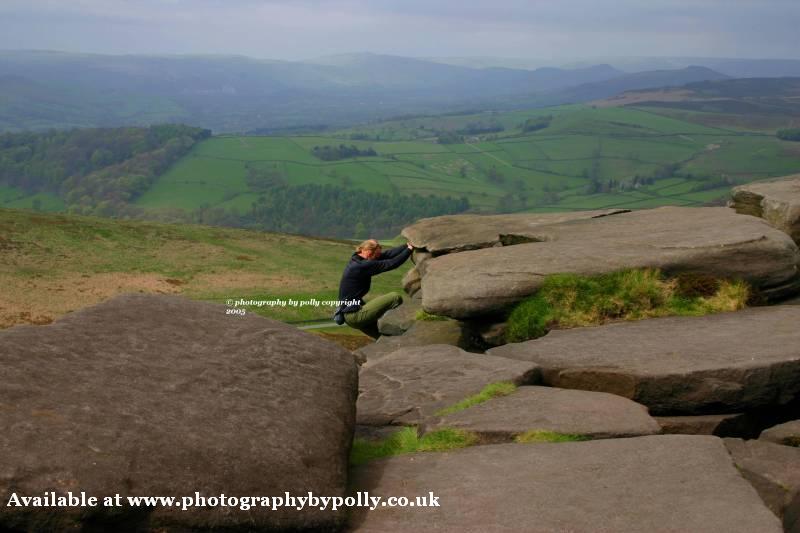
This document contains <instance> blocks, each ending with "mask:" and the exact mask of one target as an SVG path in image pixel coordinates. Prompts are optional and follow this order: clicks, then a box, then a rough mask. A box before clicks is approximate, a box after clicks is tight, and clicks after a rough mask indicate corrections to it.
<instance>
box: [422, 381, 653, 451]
mask: <svg viewBox="0 0 800 533" xmlns="http://www.w3.org/2000/svg"><path fill="white" fill-rule="evenodd" d="M440 428H456V429H463V430H467V431H471V432H473V433H477V434H478V435H479V436H481V437H482V440H483V441H486V442H502V441H507V440H511V439H512V438H513V437H516V436H517V435H521V434H523V433H525V432H527V431H533V430H537V431H552V432H554V433H561V434H568V435H579V436H581V437H589V438H593V439H608V438H616V437H636V436H642V435H655V434H657V433H660V431H661V427H660V426H659V425H658V423H657V422H656V421H655V420H654V419H653V418H652V417H651V416H650V415H649V414H647V408H646V407H644V406H642V405H639V404H638V403H635V402H632V401H631V400H628V399H626V398H622V397H620V396H616V395H614V394H607V393H604V392H587V391H578V390H568V389H557V388H553V387H536V386H528V387H519V388H518V389H517V390H516V391H514V392H513V393H511V394H509V395H507V396H501V397H498V398H494V399H491V400H489V401H487V402H484V403H482V404H478V405H474V406H472V407H470V408H468V409H464V410H463V411H458V412H456V413H452V414H449V415H445V416H443V417H441V418H440V419H439V420H438V421H436V422H435V423H432V424H430V425H426V429H440Z"/></svg>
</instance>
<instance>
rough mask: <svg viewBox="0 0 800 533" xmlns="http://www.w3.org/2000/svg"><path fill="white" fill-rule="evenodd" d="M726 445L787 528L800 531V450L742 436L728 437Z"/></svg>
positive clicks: (741, 468)
mask: <svg viewBox="0 0 800 533" xmlns="http://www.w3.org/2000/svg"><path fill="white" fill-rule="evenodd" d="M725 446H726V447H727V448H728V451H729V452H730V454H731V456H732V457H733V461H734V463H735V464H736V467H737V468H738V469H739V471H740V472H741V473H742V475H743V476H744V477H745V479H747V480H748V481H749V482H750V483H752V484H753V487H755V489H756V490H757V491H758V494H759V495H760V496H761V499H762V500H764V503H765V504H766V505H767V507H769V508H770V510H771V511H772V512H773V513H775V515H776V516H778V517H779V518H781V519H782V520H783V527H784V529H785V530H786V531H791V532H797V531H800V522H798V518H800V449H798V448H790V447H789V446H781V445H780V444H774V443H772V442H764V441H761V440H746V441H745V440H740V439H725Z"/></svg>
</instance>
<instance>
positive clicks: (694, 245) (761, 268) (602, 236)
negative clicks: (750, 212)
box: [421, 207, 800, 319]
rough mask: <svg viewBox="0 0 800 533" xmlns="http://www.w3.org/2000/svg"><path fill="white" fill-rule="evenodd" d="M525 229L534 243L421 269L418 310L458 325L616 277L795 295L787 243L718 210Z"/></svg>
mask: <svg viewBox="0 0 800 533" xmlns="http://www.w3.org/2000/svg"><path fill="white" fill-rule="evenodd" d="M534 229H535V233H536V235H535V236H534V235H533V233H534V231H533V230H532V232H531V234H530V237H531V238H534V237H535V239H534V240H537V241H541V242H531V243H527V244H519V245H515V246H502V247H499V248H489V249H482V250H473V251H466V252H461V253H451V254H447V255H442V256H439V257H434V258H433V259H430V260H428V261H426V263H425V266H426V268H425V272H424V273H422V282H421V287H422V289H421V290H422V306H423V308H424V309H425V310H426V311H428V312H431V313H434V314H439V315H447V316H451V317H454V318H458V319H465V318H469V317H475V316H482V315H489V314H497V313H503V312H507V310H508V309H509V308H510V307H511V306H513V305H514V304H515V303H517V302H519V301H520V300H522V299H524V298H525V297H527V296H530V295H531V294H533V293H535V292H536V291H537V290H538V288H539V287H540V286H541V284H542V282H543V281H544V279H545V276H547V275H548V274H554V273H560V272H572V273H576V274H581V275H599V274H603V273H608V272H611V271H615V270H620V269H624V268H660V269H662V270H663V271H664V272H665V273H666V274H677V273H693V274H701V275H709V276H714V277H719V278H731V279H743V280H745V281H747V282H748V283H750V284H751V285H752V286H753V287H755V288H756V289H758V290H759V291H760V292H761V293H762V294H763V296H764V297H765V298H766V299H769V300H774V299H779V298H782V297H787V296H789V295H791V294H794V293H796V292H798V291H800V277H799V276H798V263H800V252H798V249H797V246H796V245H795V243H794V242H793V241H792V240H791V238H789V237H788V236H787V235H786V234H785V233H783V232H781V231H779V230H776V229H775V228H772V227H771V226H770V225H769V224H767V223H766V222H765V221H763V220H761V219H758V218H755V217H748V216H743V215H737V214H736V213H735V212H734V211H733V210H731V209H728V208H724V207H707V208H688V207H663V208H658V209H648V210H643V211H636V212H632V213H623V214H617V215H614V216H605V217H601V218H594V219H589V220H573V221H570V222H564V223H559V224H549V225H542V226H538V227H536V228H534Z"/></svg>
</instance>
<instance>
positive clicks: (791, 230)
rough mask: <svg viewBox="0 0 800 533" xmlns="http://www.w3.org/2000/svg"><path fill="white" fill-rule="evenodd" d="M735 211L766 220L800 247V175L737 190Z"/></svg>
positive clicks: (735, 189) (751, 184) (741, 186)
mask: <svg viewBox="0 0 800 533" xmlns="http://www.w3.org/2000/svg"><path fill="white" fill-rule="evenodd" d="M733 208H734V209H736V212H737V213H742V214H746V215H753V216H757V217H761V218H763V219H764V220H766V221H767V222H769V223H770V224H772V225H773V226H774V227H776V228H778V229H779V230H781V231H784V232H786V233H787V234H788V235H789V236H790V237H791V238H792V239H794V242H796V243H800V174H794V175H793V176H786V177H783V178H779V179H774V180H766V181H756V182H753V183H748V184H746V185H740V186H738V187H734V189H733Z"/></svg>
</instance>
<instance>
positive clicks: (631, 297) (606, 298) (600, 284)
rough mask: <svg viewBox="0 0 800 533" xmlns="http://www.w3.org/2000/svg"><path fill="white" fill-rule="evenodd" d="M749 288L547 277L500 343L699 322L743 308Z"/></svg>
mask: <svg viewBox="0 0 800 533" xmlns="http://www.w3.org/2000/svg"><path fill="white" fill-rule="evenodd" d="M749 297H750V288H749V286H748V285H747V284H746V283H745V282H743V281H728V280H719V279H713V278H710V277H708V276H696V275H695V276H693V275H679V276H677V277H673V278H668V277H666V276H665V275H664V274H663V273H662V272H661V271H660V270H658V269H627V270H620V271H617V272H611V273H609V274H604V275H601V276H594V277H586V276H579V275H576V274H553V275H550V276H547V278H545V281H544V283H543V284H542V286H541V288H540V289H539V291H538V292H537V293H536V294H535V295H534V296H532V297H530V298H528V299H526V300H523V301H522V302H520V303H519V304H518V305H517V306H516V307H515V308H514V309H513V310H512V311H511V314H510V315H509V318H508V329H507V332H506V339H507V340H508V341H509V342H520V341H524V340H528V339H534V338H537V337H541V336H543V335H545V334H546V333H547V332H548V331H549V330H550V329H554V328H572V327H580V326H592V325H598V324H603V323H605V322H608V321H611V320H640V319H644V318H653V317H659V316H668V315H679V316H701V315H707V314H711V313H719V312H725V311H736V310H739V309H742V308H743V307H745V305H746V303H747V301H748V298H749Z"/></svg>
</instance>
